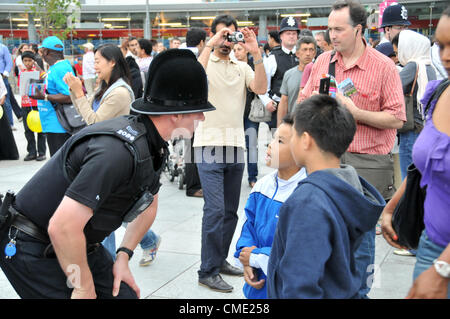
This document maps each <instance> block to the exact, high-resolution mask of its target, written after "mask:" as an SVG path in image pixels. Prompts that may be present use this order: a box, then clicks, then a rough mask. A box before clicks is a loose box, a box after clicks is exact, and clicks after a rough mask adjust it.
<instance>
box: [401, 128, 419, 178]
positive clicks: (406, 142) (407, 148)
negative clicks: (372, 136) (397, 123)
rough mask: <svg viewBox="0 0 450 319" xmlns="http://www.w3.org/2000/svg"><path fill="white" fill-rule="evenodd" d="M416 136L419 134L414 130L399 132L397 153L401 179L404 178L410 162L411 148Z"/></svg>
mask: <svg viewBox="0 0 450 319" xmlns="http://www.w3.org/2000/svg"><path fill="white" fill-rule="evenodd" d="M418 136H419V134H418V133H416V132H415V131H414V130H412V131H409V132H406V133H400V134H399V140H400V146H399V152H398V154H399V158H400V172H401V174H402V180H403V179H405V177H406V174H407V172H408V166H409V165H411V163H412V149H413V146H414V143H415V142H416V139H417V137H418Z"/></svg>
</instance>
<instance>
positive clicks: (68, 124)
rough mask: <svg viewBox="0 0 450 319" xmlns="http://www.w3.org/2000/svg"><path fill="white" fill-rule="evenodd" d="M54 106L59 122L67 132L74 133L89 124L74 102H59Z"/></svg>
mask: <svg viewBox="0 0 450 319" xmlns="http://www.w3.org/2000/svg"><path fill="white" fill-rule="evenodd" d="M54 108H55V111H56V116H57V117H58V121H59V123H60V124H61V126H62V127H63V128H64V129H65V130H66V131H67V133H69V134H71V135H73V134H75V133H77V132H78V131H79V130H81V129H82V128H84V127H85V126H86V125H87V124H86V122H85V121H84V119H83V117H82V116H81V115H80V114H79V113H78V111H77V109H76V108H75V106H74V105H73V104H59V103H58V104H56V105H55V106H54Z"/></svg>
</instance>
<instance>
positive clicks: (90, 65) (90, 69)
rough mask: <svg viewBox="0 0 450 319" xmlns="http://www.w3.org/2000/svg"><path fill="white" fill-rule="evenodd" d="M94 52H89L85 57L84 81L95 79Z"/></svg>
mask: <svg viewBox="0 0 450 319" xmlns="http://www.w3.org/2000/svg"><path fill="white" fill-rule="evenodd" d="M94 63H95V58H94V52H93V51H88V52H87V53H85V54H84V55H83V79H95V76H96V75H95V69H94Z"/></svg>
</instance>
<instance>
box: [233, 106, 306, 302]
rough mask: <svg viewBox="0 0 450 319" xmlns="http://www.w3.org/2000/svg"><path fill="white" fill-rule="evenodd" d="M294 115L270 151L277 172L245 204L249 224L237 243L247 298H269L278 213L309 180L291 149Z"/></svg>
mask: <svg viewBox="0 0 450 319" xmlns="http://www.w3.org/2000/svg"><path fill="white" fill-rule="evenodd" d="M292 124H293V120H292V116H289V115H288V116H286V117H285V118H284V119H283V121H282V123H281V124H280V126H279V128H278V129H277V130H276V132H275V134H274V137H273V139H272V142H271V143H270V144H269V147H268V148H267V155H266V165H267V166H269V167H272V168H276V169H277V170H275V171H274V172H272V173H271V174H268V175H266V176H264V177H263V178H262V179H260V180H259V181H257V182H256V184H255V186H254V187H253V189H252V192H251V193H250V196H249V198H248V200H247V204H246V205H245V217H246V221H245V223H244V225H243V227H242V231H241V236H240V238H239V240H238V241H237V243H236V252H235V254H234V256H235V258H236V262H237V265H238V266H240V267H243V269H244V280H245V284H244V289H243V290H244V295H245V296H246V297H247V298H249V299H265V298H267V288H266V283H265V281H266V275H267V263H268V261H269V256H270V250H271V246H272V241H273V236H274V234H275V228H276V226H277V222H278V212H279V210H280V207H281V205H282V204H283V202H284V201H285V200H286V199H287V198H288V197H289V196H290V195H291V194H292V192H293V191H294V189H295V188H296V187H297V184H298V183H299V182H300V181H301V180H302V179H304V178H305V177H306V170H305V169H304V168H302V169H300V168H299V167H298V166H297V165H296V164H295V161H294V159H293V157H292V153H291V149H290V146H289V143H290V140H291V136H292V133H293V132H292Z"/></svg>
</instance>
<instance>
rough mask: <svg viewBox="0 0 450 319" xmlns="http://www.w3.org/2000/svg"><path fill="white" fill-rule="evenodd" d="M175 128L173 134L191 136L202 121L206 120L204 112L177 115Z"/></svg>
mask: <svg viewBox="0 0 450 319" xmlns="http://www.w3.org/2000/svg"><path fill="white" fill-rule="evenodd" d="M176 117H177V118H176V120H175V129H174V131H173V133H172V136H180V135H181V136H183V137H184V138H191V137H192V135H193V134H194V132H195V129H196V128H197V126H198V124H199V123H200V122H201V121H204V120H205V115H204V114H203V112H198V113H191V114H179V115H176Z"/></svg>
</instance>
